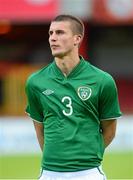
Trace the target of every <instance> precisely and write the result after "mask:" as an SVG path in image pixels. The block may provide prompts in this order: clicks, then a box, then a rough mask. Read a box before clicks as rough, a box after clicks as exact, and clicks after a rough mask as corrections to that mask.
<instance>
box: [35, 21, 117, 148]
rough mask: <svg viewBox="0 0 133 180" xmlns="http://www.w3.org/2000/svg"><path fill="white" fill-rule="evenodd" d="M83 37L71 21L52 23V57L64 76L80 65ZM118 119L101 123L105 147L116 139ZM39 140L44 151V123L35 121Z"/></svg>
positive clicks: (50, 35) (50, 38)
mask: <svg viewBox="0 0 133 180" xmlns="http://www.w3.org/2000/svg"><path fill="white" fill-rule="evenodd" d="M82 39H83V36H82V35H81V34H76V33H74V32H73V31H72V26H71V23H70V22H69V21H61V22H52V23H51V25H50V28H49V44H50V48H51V52H52V55H53V56H54V58H55V62H56V64H57V66H58V67H59V68H60V70H61V71H62V73H63V74H64V76H67V75H68V74H69V73H70V72H71V71H72V69H73V68H74V67H75V66H76V65H77V64H78V63H79V61H80V59H79V46H80V43H81V42H82ZM116 122H117V121H116V119H112V120H107V121H106V120H104V121H101V128H102V133H103V138H104V142H105V147H107V146H108V145H109V144H110V143H111V142H112V140H113V138H114V137H115V132H116ZM34 126H35V130H36V134H37V139H38V142H39V144H40V147H41V149H42V151H43V145H44V126H43V123H38V122H36V121H34Z"/></svg>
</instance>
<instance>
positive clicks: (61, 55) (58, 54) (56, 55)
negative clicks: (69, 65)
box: [52, 53, 65, 58]
mask: <svg viewBox="0 0 133 180" xmlns="http://www.w3.org/2000/svg"><path fill="white" fill-rule="evenodd" d="M52 55H53V56H54V57H57V58H62V57H63V56H65V53H52Z"/></svg>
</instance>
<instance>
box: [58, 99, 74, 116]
mask: <svg viewBox="0 0 133 180" xmlns="http://www.w3.org/2000/svg"><path fill="white" fill-rule="evenodd" d="M65 101H68V103H67V104H65V106H66V107H67V108H68V110H69V111H68V112H66V111H65V110H62V112H63V114H64V115H65V116H70V115H72V113H73V107H72V100H71V98H70V97H69V96H65V97H63V98H62V100H61V102H63V103H64V102H65Z"/></svg>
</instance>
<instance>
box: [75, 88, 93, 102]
mask: <svg viewBox="0 0 133 180" xmlns="http://www.w3.org/2000/svg"><path fill="white" fill-rule="evenodd" d="M91 94H92V90H91V88H89V87H87V86H81V87H79V88H78V96H79V97H80V99H82V100H83V101H86V100H87V99H89V98H90V96H91Z"/></svg>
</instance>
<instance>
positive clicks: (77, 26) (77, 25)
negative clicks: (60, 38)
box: [52, 14, 85, 36]
mask: <svg viewBox="0 0 133 180" xmlns="http://www.w3.org/2000/svg"><path fill="white" fill-rule="evenodd" d="M54 21H56V22H58V21H69V22H71V25H72V31H73V33H74V34H81V35H82V36H84V29H85V28H84V24H83V22H82V21H81V20H80V19H79V18H77V17H75V16H72V15H68V14H61V15H58V16H56V17H55V18H54V19H53V20H52V22H54Z"/></svg>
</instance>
